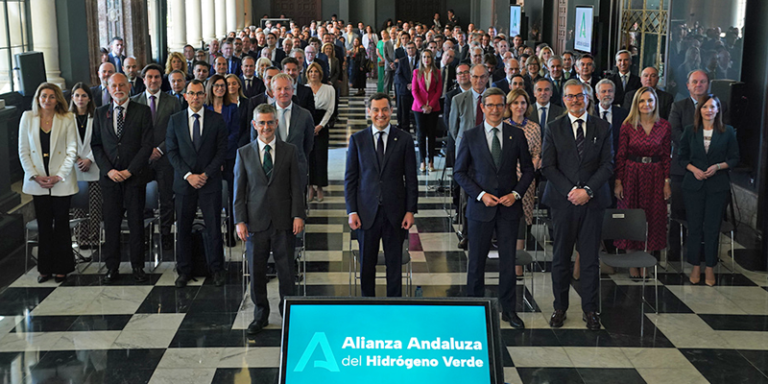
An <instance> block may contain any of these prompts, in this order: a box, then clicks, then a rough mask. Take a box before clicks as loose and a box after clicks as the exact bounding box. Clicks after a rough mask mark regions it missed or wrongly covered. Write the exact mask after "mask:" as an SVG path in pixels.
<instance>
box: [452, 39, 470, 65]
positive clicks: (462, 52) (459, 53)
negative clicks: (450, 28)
mask: <svg viewBox="0 0 768 384" xmlns="http://www.w3.org/2000/svg"><path fill="white" fill-rule="evenodd" d="M456 38H457V42H456V46H455V47H454V49H455V50H456V58H457V59H459V62H461V63H468V62H469V44H467V35H466V34H465V33H464V32H459V34H458V36H456Z"/></svg>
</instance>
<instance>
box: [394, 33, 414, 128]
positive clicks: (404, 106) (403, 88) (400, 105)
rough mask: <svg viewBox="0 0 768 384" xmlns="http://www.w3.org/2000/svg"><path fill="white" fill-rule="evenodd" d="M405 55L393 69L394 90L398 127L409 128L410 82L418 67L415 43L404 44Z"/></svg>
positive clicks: (411, 99) (411, 101)
mask: <svg viewBox="0 0 768 384" xmlns="http://www.w3.org/2000/svg"><path fill="white" fill-rule="evenodd" d="M406 53H407V56H405V57H403V58H401V59H400V61H398V63H397V69H396V70H395V92H396V94H397V122H398V124H399V125H400V129H402V130H404V131H406V132H410V130H411V107H412V106H413V93H411V82H412V81H413V70H414V69H416V68H418V67H419V57H418V55H417V52H416V44H414V43H413V42H409V43H408V44H407V45H406Z"/></svg>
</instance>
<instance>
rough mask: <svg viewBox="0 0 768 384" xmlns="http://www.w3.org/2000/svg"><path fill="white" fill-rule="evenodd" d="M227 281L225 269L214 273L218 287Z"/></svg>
mask: <svg viewBox="0 0 768 384" xmlns="http://www.w3.org/2000/svg"><path fill="white" fill-rule="evenodd" d="M226 282H227V275H226V274H225V273H224V270H223V269H222V270H220V271H216V272H214V273H213V284H214V285H215V286H217V287H221V286H223V285H224V283H226Z"/></svg>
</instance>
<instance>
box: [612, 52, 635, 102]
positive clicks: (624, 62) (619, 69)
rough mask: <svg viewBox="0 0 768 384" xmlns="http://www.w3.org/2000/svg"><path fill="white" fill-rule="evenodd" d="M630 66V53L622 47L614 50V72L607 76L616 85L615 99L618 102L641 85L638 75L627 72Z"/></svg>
mask: <svg viewBox="0 0 768 384" xmlns="http://www.w3.org/2000/svg"><path fill="white" fill-rule="evenodd" d="M631 67H632V54H631V53H630V52H629V51H627V50H624V49H622V50H621V51H618V52H616V73H614V74H612V75H610V76H608V77H607V78H608V79H610V80H611V81H613V84H614V85H615V86H616V97H615V99H616V101H618V102H620V103H621V102H623V101H624V96H626V94H627V93H629V92H633V91H636V90H638V89H639V88H640V87H641V86H642V85H641V84H640V77H638V76H637V75H634V74H632V73H630V72H629V70H630V68H631Z"/></svg>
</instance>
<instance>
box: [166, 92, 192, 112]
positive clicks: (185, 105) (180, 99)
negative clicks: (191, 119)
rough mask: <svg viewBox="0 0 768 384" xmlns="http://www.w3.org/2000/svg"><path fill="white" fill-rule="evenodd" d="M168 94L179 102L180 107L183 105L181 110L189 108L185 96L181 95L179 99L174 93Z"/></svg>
mask: <svg viewBox="0 0 768 384" xmlns="http://www.w3.org/2000/svg"><path fill="white" fill-rule="evenodd" d="M166 93H167V94H169V95H171V96H172V97H173V98H174V99H176V100H178V101H179V105H181V109H187V107H188V106H189V103H187V99H185V98H184V95H183V94H181V95H180V96H181V97H178V96H176V95H174V94H173V91H168V92H166Z"/></svg>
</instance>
